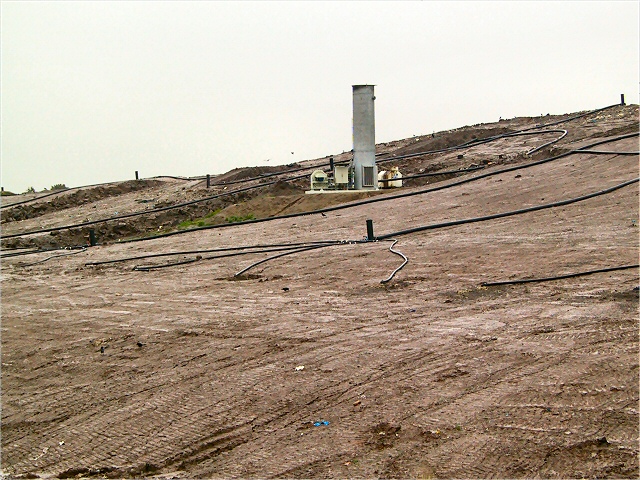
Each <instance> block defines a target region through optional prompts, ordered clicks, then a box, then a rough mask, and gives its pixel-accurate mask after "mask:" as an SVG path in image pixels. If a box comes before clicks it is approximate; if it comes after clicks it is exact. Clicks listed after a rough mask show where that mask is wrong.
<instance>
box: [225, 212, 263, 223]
mask: <svg viewBox="0 0 640 480" xmlns="http://www.w3.org/2000/svg"><path fill="white" fill-rule="evenodd" d="M255 219H256V217H255V216H254V215H253V213H249V214H248V215H244V216H236V215H232V216H231V217H227V218H225V219H224V221H225V222H227V223H238V222H246V221H247V220H255Z"/></svg>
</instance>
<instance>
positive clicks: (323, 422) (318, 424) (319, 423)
mask: <svg viewBox="0 0 640 480" xmlns="http://www.w3.org/2000/svg"><path fill="white" fill-rule="evenodd" d="M323 425H329V422H327V421H326V420H320V421H319V422H315V423H314V424H313V426H314V427H321V426H323Z"/></svg>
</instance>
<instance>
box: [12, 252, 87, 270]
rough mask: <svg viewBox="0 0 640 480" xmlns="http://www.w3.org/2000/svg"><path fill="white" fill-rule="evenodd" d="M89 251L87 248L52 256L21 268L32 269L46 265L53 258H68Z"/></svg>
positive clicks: (23, 265)
mask: <svg viewBox="0 0 640 480" xmlns="http://www.w3.org/2000/svg"><path fill="white" fill-rule="evenodd" d="M86 250H87V247H81V250H78V251H76V252H69V253H61V254H60V255H52V256H50V257H47V258H45V259H43V260H38V261H37V262H33V263H25V264H22V265H20V266H21V267H31V266H32V265H38V264H39V263H44V262H47V261H49V260H51V259H52V258H58V257H66V256H68V255H77V254H78V253H82V252H84V251H86Z"/></svg>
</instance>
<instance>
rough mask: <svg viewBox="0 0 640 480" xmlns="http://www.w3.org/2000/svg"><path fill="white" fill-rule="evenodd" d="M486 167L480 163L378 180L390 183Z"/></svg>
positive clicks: (467, 171)
mask: <svg viewBox="0 0 640 480" xmlns="http://www.w3.org/2000/svg"><path fill="white" fill-rule="evenodd" d="M483 168H485V167H484V166H482V165H478V166H477V167H470V168H465V169H461V170H445V171H444V172H429V173H420V174H418V175H407V176H403V177H400V178H381V179H380V180H378V182H381V183H389V182H398V181H401V180H411V179H412V178H423V177H437V176H439V175H453V174H456V173H469V172H475V171H476V170H482V169H483Z"/></svg>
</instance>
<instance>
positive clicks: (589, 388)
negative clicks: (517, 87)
mask: <svg viewBox="0 0 640 480" xmlns="http://www.w3.org/2000/svg"><path fill="white" fill-rule="evenodd" d="M554 118H555V117H552V119H554ZM541 121H545V119H544V118H542V119H541V118H534V119H512V120H507V121H503V122H501V123H505V122H506V123H507V124H506V125H504V126H505V127H508V128H511V129H518V128H522V127H523V126H526V125H531V124H536V123H539V122H541ZM499 123H500V122H499ZM498 127H502V126H501V125H497V124H489V125H486V126H482V125H481V126H473V127H468V128H469V129H474V133H473V134H472V135H478V133H475V132H478V131H479V130H482V129H486V130H491V129H496V128H498ZM560 127H561V128H566V129H567V130H568V131H569V135H568V136H567V137H566V138H565V139H564V140H563V141H561V142H559V144H557V145H555V146H554V149H555V150H556V151H562V150H570V149H573V148H576V147H579V146H582V145H584V144H586V143H590V142H593V141H596V140H598V139H603V138H608V137H611V136H612V135H613V134H615V132H622V131H625V129H626V130H632V131H633V130H635V131H638V110H637V106H628V107H616V108H615V109H612V110H609V111H605V112H601V113H600V114H598V115H594V118H590V117H586V118H584V119H580V120H576V121H572V122H569V123H567V124H566V125H561V126H560ZM491 131H492V132H493V131H494V130H491ZM612 132H613V133H612ZM467 133H468V132H467ZM445 134H452V135H454V134H455V135H458V134H459V132H458V131H452V132H448V133H447V132H441V135H442V136H444V135H445ZM465 135H467V134H466V133H465ZM548 137H549V135H546V136H544V137H543V136H540V137H539V138H538V137H526V138H525V137H523V138H520V137H516V138H512V139H502V140H499V141H497V142H495V143H490V144H486V145H482V146H477V147H473V149H470V151H465V153H464V157H463V158H462V159H459V158H458V153H457V152H454V153H446V154H439V155H435V154H434V155H428V156H425V157H424V158H418V159H416V160H415V162H414V163H412V164H411V167H409V166H408V164H409V162H408V160H409V159H407V165H405V167H404V168H405V169H407V170H411V171H413V172H419V171H420V169H424V170H425V171H428V169H430V168H436V167H437V168H439V169H441V170H447V169H449V168H452V167H457V168H462V167H466V166H469V164H470V163H475V164H481V163H482V160H485V161H486V162H485V166H486V168H485V169H484V170H483V171H480V172H475V173H471V174H467V176H471V177H473V176H479V175H480V174H483V173H486V172H490V171H495V170H497V169H500V168H504V167H505V166H514V165H522V166H524V165H526V164H527V163H529V162H530V161H531V159H530V158H527V156H526V155H524V152H526V151H527V150H528V149H530V148H532V147H534V146H536V145H540V144H542V143H544V142H545V141H547V139H548ZM435 140H437V137H431V136H430V135H426V136H424V137H419V139H418V141H415V140H414V139H406V140H402V141H398V142H395V143H394V145H392V146H389V145H382V146H380V150H383V149H385V148H386V149H390V150H393V151H395V152H400V153H397V154H398V155H400V154H402V153H401V152H402V150H401V149H405V152H406V151H408V150H406V149H408V148H413V147H412V142H413V143H419V142H424V144H425V145H427V143H428V142H432V141H435ZM463 141H467V140H463ZM524 142H526V145H525V143H524ZM536 142H537V143H536ZM597 148H598V149H600V150H602V151H618V152H630V151H636V152H637V151H638V138H637V137H634V138H629V139H625V140H619V141H616V142H614V143H609V144H606V145H603V146H600V147H597ZM548 150H549V151H547V152H542V153H541V154H540V157H544V156H547V157H548V156H551V152H550V150H551V148H549V149H548ZM421 151H422V150H421ZM500 155H502V158H500ZM336 157H337V156H336ZM536 158H538V157H536ZM320 161H324V159H318V160H316V161H315V162H316V163H320ZM300 164H301V165H304V164H305V163H304V162H301V163H300ZM434 166H435V167H434ZM638 170H639V168H638V156H637V155H635V156H626V155H615V154H608V155H596V154H593V153H582V154H576V155H571V156H568V157H565V158H562V159H558V160H555V161H552V162H549V163H546V164H543V165H538V166H534V167H529V168H523V169H520V170H517V171H513V172H508V173H502V174H498V175H495V176H490V177H487V178H483V179H480V180H477V181H474V182H470V183H467V184H464V185H458V186H454V187H451V188H447V189H442V190H439V191H437V192H432V193H428V194H422V195H416V196H410V197H405V198H397V199H394V200H389V201H385V202H379V203H371V204H368V205H362V206H359V207H354V208H350V209H345V210H339V211H335V212H328V213H326V214H325V215H319V214H314V215H307V216H302V217H297V218H290V219H281V220H273V221H270V222H264V223H256V224H248V225H230V226H228V227H225V228H218V229H212V230H200V231H193V232H187V233H184V234H180V235H175V236H169V237H163V238H155V239H150V240H147V241H143V242H136V243H123V244H119V243H117V242H116V241H115V240H117V239H114V240H109V241H105V242H104V244H103V245H101V246H97V247H93V248H89V249H87V250H85V251H73V252H71V251H67V252H43V253H39V254H34V255H25V256H15V257H5V258H3V260H2V266H1V267H2V270H1V280H2V284H1V285H2V474H3V476H5V477H9V478H38V477H57V478H74V477H107V478H123V477H125V478H128V477H158V478H256V477H260V478H273V477H277V478H353V477H356V478H490V477H491V478H638V475H639V473H640V472H639V466H638V453H639V451H638V450H639V448H638V440H639V427H638V420H639V419H638V411H639V409H640V407H639V404H638V401H639V392H638V378H639V361H638V354H639V351H638V350H639V348H638V283H639V282H638V270H637V268H632V269H626V270H618V271H612V272H607V273H597V274H593V275H588V276H579V277H575V278H568V279H562V280H555V281H549V282H536V283H528V284H518V285H508V286H496V287H483V286H481V283H482V282H491V281H498V280H513V279H522V278H537V277H547V276H556V275H560V274H566V273H572V272H580V271H585V270H591V269H599V268H605V267H613V266H622V265H631V264H635V263H637V261H638V233H639V232H638V205H639V203H638V201H639V199H638V184H637V183H635V184H632V185H629V186H626V187H624V188H620V189H618V190H615V191H613V192H611V193H608V194H606V195H601V196H597V197H594V198H590V199H588V200H584V201H581V202H578V203H573V204H570V205H565V206H561V207H556V208H550V209H545V210H540V211H536V212H530V213H526V214H521V215H517V216H511V217H506V218H501V219H495V220H491V221H485V222H478V223H469V224H464V225H459V226H454V227H448V228H440V229H434V230H428V231H424V232H420V233H412V234H408V235H402V236H398V237H397V239H398V243H397V244H396V245H395V246H394V249H395V250H398V251H400V252H402V253H403V254H404V255H406V257H407V258H408V259H409V263H408V264H407V265H406V266H405V267H404V268H403V269H402V270H400V271H399V272H398V273H397V274H396V276H395V277H394V278H393V279H392V280H391V281H390V282H389V283H387V284H382V283H381V280H384V279H386V278H387V277H389V275H390V274H391V272H392V271H393V270H394V269H396V268H397V267H398V266H399V265H400V264H401V263H402V259H401V258H400V257H399V256H397V255H394V254H393V253H391V252H390V251H389V247H390V245H391V243H390V242H388V241H380V242H369V243H344V244H340V245H335V246H331V247H326V248H322V249H316V250H309V251H306V252H300V253H298V254H296V255H290V256H285V257H281V258H278V259H274V260H272V261H270V262H266V263H263V264H261V265H259V266H257V267H255V268H253V269H251V270H249V271H248V272H247V274H245V275H243V276H242V277H239V278H238V277H234V273H236V272H238V271H240V270H241V269H242V268H244V267H247V266H249V265H250V264H252V263H253V262H256V261H258V260H260V259H264V258H266V257H267V256H268V255H273V254H274V253H273V252H272V253H268V254H267V253H253V254H248V255H244V256H229V257H223V258H217V259H207V258H206V257H207V256H210V255H211V253H207V254H204V253H202V254H200V256H201V257H204V258H201V259H197V256H198V254H196V253H183V254H177V255H175V256H170V257H154V258H145V259H135V260H129V261H124V262H119V263H113V264H106V265H99V266H88V265H87V263H90V262H101V261H105V260H115V259H124V258H127V257H134V256H141V255H149V254H159V253H167V252H185V251H196V250H205V249H216V248H229V247H238V246H248V245H256V244H280V243H285V242H306V241H318V240H360V239H362V238H363V237H364V236H365V235H366V228H365V222H366V220H367V219H372V220H373V221H374V229H375V234H376V235H384V234H386V233H390V232H396V231H400V230H403V229H407V228H411V227H416V226H420V225H426V224H431V223H437V222H443V221H448V220H456V219H464V218H472V217H478V216H483V215H490V214H493V213H499V212H503V211H508V210H514V209H518V208H525V207H530V206H533V205H537V204H543V203H548V202H554V201H558V200H562V199H567V198H573V197H578V196H581V195H585V194H588V193H591V192H595V191H599V190H602V189H605V188H608V187H611V186H614V185H617V184H620V183H621V182H624V181H626V180H630V179H633V178H637V177H638V173H639V172H638ZM236 173H237V172H236ZM234 175H235V174H234ZM229 177H231V175H229ZM463 178H466V177H463ZM459 179H460V176H455V178H451V177H448V178H439V179H436V180H438V181H437V182H436V183H437V185H447V184H449V183H452V182H454V181H456V180H459ZM216 180H217V179H216ZM425 181H426V180H425ZM161 183H162V184H161V185H156V186H150V187H149V189H147V190H144V191H135V192H128V193H122V194H121V195H118V196H109V197H108V198H106V197H105V198H101V199H99V200H96V201H95V202H93V203H86V204H83V203H81V204H77V205H72V206H69V207H68V208H63V209H59V210H57V211H51V212H48V213H45V214H43V215H40V216H38V217H35V218H31V219H23V220H19V221H18V220H16V221H6V222H4V223H3V225H2V227H3V235H7V234H10V233H14V232H20V231H29V230H30V229H32V228H34V227H39V228H42V227H51V226H58V225H65V224H69V223H70V222H74V221H76V219H80V218H88V217H90V216H91V215H94V212H93V211H94V210H97V209H94V208H92V207H93V205H96V204H97V205H100V211H101V212H102V213H103V214H106V213H108V214H109V215H111V214H113V212H115V211H124V212H128V211H138V210H140V209H141V207H144V206H145V204H143V203H141V202H139V201H138V200H141V199H147V200H153V202H150V204H151V203H153V204H155V203H158V202H167V201H168V202H171V201H173V202H180V201H182V200H183V199H192V198H198V195H204V194H206V192H202V191H201V190H203V188H202V184H201V183H200V184H198V182H197V181H187V180H171V179H166V180H162V182H161ZM214 188H216V189H222V188H224V187H214ZM228 188H231V187H228ZM280 188H281V190H280V191H278V190H277V189H275V190H272V191H271V193H263V194H262V195H263V196H262V197H260V196H259V195H251V196H249V195H248V196H247V197H246V198H243V199H241V200H239V199H238V198H237V197H236V199H235V202H234V203H230V204H228V205H227V204H225V205H223V206H222V209H223V210H221V212H219V213H218V215H219V214H220V213H222V212H223V211H225V210H226V213H225V215H226V214H228V215H230V214H231V213H234V212H235V213H234V214H235V215H238V216H241V215H246V214H247V213H248V212H254V213H256V212H258V210H259V208H262V209H263V210H260V216H272V215H275V214H277V210H281V211H285V212H287V211H292V209H293V208H301V204H302V203H303V202H306V201H308V202H311V203H310V204H308V205H306V206H307V207H309V208H312V207H314V206H316V208H317V205H316V204H314V203H313V202H323V201H328V202H335V201H337V200H333V199H331V200H325V199H324V197H323V198H320V196H313V198H308V199H307V198H306V197H304V198H303V197H302V195H301V194H300V193H298V192H296V191H288V190H287V188H286V187H283V186H282V185H280ZM300 188H304V186H303V185H300ZM422 188H424V183H421V184H419V185H413V186H412V185H411V184H408V185H407V186H406V187H404V188H403V189H401V190H402V191H403V192H410V191H417V190H419V189H422ZM154 189H155V190H154ZM278 192H279V193H281V194H280V195H278ZM395 193H397V192H395V191H393V192H380V193H378V194H376V195H377V197H380V196H388V195H392V194H395ZM307 197H309V196H307ZM316 197H318V198H317V199H316ZM261 198H262V199H261ZM260 199H261V200H260ZM347 200H352V198H349V199H343V200H340V201H347ZM43 201H44V200H43ZM291 202H294V203H293V204H291ZM288 204H291V205H290V206H289V207H286V208H285V209H284V210H282V206H283V205H288ZM261 206H262V207H261ZM219 208H220V207H219ZM233 209H235V210H233ZM203 212H204V209H203V211H202V212H197V215H199V216H200V215H203ZM187 213H189V212H187ZM3 218H4V217H3ZM190 218H191V217H189V216H188V215H187V216H183V217H180V219H181V220H185V219H190ZM196 218H197V217H196ZM211 218H212V217H211ZM173 220H175V219H172V220H171V221H173ZM137 221H141V220H137ZM145 221H147V222H149V226H148V228H149V229H151V228H153V229H155V230H157V229H158V227H159V226H160V225H158V224H157V223H156V224H155V225H154V224H153V222H152V221H151V220H145ZM167 221H168V220H167ZM123 228H124V227H123ZM165 228H169V226H167V227H165ZM131 231H133V230H131ZM131 231H125V232H124V233H123V237H122V238H126V236H127V234H128V233H130V232H131ZM139 231H141V229H137V230H135V232H136V233H138V232H139ZM60 235H61V236H62V235H63V233H61V234H60ZM34 237H36V238H47V239H51V238H55V237H56V236H52V235H49V234H42V235H36V236H34ZM3 244H4V250H3V254H7V253H13V252H11V251H9V250H8V249H7V242H6V241H3ZM60 253H74V254H72V255H66V256H58V257H54V258H50V257H53V256H54V255H57V254H60ZM275 253H278V252H275ZM177 261H193V262H192V263H188V264H182V265H177V266H173V267H168V268H162V269H158V270H152V271H147V272H143V271H135V270H133V267H134V266H136V265H138V266H139V265H146V266H153V265H162V264H166V263H174V262H177ZM35 262H41V263H35ZM28 263H35V264H33V265H30V266H28V265H27V264H28Z"/></svg>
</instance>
